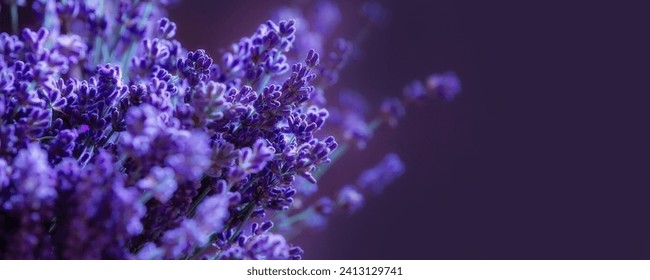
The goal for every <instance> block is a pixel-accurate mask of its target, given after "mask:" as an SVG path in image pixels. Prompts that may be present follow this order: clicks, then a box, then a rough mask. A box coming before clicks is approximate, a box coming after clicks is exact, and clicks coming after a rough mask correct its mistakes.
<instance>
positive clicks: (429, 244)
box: [171, 0, 650, 259]
mask: <svg viewBox="0 0 650 280" xmlns="http://www.w3.org/2000/svg"><path fill="white" fill-rule="evenodd" d="M200 2H201V3H200V4H199V3H190V1H187V3H185V4H183V5H181V6H179V7H177V8H176V9H173V10H172V12H171V18H172V19H174V20H176V21H177V22H178V24H179V33H178V34H179V36H180V37H181V39H182V41H183V42H184V43H185V44H186V46H188V47H196V48H199V47H202V48H206V49H218V48H220V47H226V46H227V44H228V42H230V41H233V40H235V39H237V38H239V37H240V36H241V35H242V34H249V33H251V32H252V30H254V28H255V27H256V26H257V25H258V24H259V23H260V22H261V21H262V20H264V19H265V18H266V17H267V16H268V15H269V14H270V10H271V9H272V8H273V7H277V6H279V5H282V4H286V3H290V2H289V1H270V2H266V1H263V2H264V3H261V2H262V1H237V2H236V3H233V2H223V3H222V2H219V3H218V4H214V5H207V4H206V3H205V1H200ZM524 2H525V3H524ZM568 2H569V1H562V2H559V3H550V2H547V1H545V2H543V3H532V2H529V1H509V2H503V1H458V0H435V1H387V2H385V3H386V4H387V5H388V7H389V8H390V10H391V12H392V20H391V22H390V24H389V25H388V26H387V27H386V28H384V29H379V30H375V31H374V32H373V33H372V34H371V35H370V37H369V38H368V40H367V41H366V42H365V43H364V45H363V47H362V49H363V50H364V51H365V53H364V54H365V58H364V60H363V61H358V62H353V63H351V64H350V65H349V66H348V67H347V68H346V70H344V72H343V74H342V81H341V84H345V85H348V86H350V87H352V88H355V89H358V90H360V91H361V92H362V93H364V94H365V95H366V96H369V97H371V98H372V99H374V102H375V103H374V104H377V103H378V100H380V97H382V96H388V95H398V94H400V93H401V89H402V87H403V86H404V85H405V84H406V83H407V82H409V81H411V80H412V79H414V78H419V79H422V78H424V77H425V76H426V75H427V74H428V73H430V72H433V71H444V70H448V69H452V70H454V71H455V72H456V73H458V75H459V76H460V77H461V80H462V82H463V92H462V94H461V95H460V96H459V98H458V99H456V100H455V101H454V102H452V103H448V104H443V103H435V104H426V105H424V106H419V107H416V108H410V109H409V111H408V114H407V117H406V118H405V119H404V120H403V122H402V123H401V125H400V127H399V128H397V129H394V130H391V129H384V130H382V131H381V132H379V133H378V135H377V137H376V138H375V139H374V141H373V142H371V144H370V146H369V147H368V151H367V152H366V153H352V154H351V155H349V156H347V157H346V158H345V160H346V161H348V162H347V163H346V164H337V165H336V166H335V167H334V168H333V169H331V172H332V173H337V175H336V177H338V178H340V177H346V178H348V181H350V180H354V178H355V176H356V174H358V172H359V171H360V170H362V168H363V166H368V165H369V164H372V163H373V162H376V161H378V160H379V159H380V158H381V153H382V152H385V151H387V150H391V149H392V150H394V151H397V152H398V153H399V154H400V155H401V156H402V157H403V159H404V161H405V163H406V166H407V172H406V174H405V175H404V176H403V177H402V178H401V179H399V180H398V181H397V182H395V184H393V185H392V186H390V187H389V188H387V189H386V191H385V193H383V194H382V195H380V196H376V197H372V198H369V199H368V200H367V204H366V206H365V207H364V208H363V209H362V210H361V211H359V212H358V213H355V214H354V215H351V216H346V215H338V216H335V217H333V218H332V219H331V223H330V225H329V227H328V228H327V229H326V230H324V231H321V232H314V231H312V232H306V233H305V234H303V236H301V237H300V238H298V239H297V240H295V242H296V243H297V244H299V245H301V246H303V248H304V249H305V251H306V254H305V258H307V259H648V258H650V230H649V222H650V219H649V217H650V215H648V214H649V213H650V209H649V208H650V203H649V202H650V195H649V194H650V189H649V186H650V184H649V183H650V182H649V181H650V180H649V179H650V178H649V176H648V175H649V174H650V173H649V172H648V171H649V170H650V161H649V160H648V159H650V153H649V149H648V147H649V145H650V144H649V143H650V139H648V133H647V132H648V120H649V118H648V107H649V106H648V105H649V103H648V94H650V92H649V91H648V86H647V84H648V83H647V82H644V81H649V78H650V71H649V65H650V60H649V59H648V52H650V45H649V44H648V43H649V40H648V38H649V36H650V30H649V28H648V27H650V22H649V18H650V17H649V16H648V14H647V12H646V11H648V10H647V9H644V7H640V5H639V6H634V5H631V4H625V3H621V2H610V4H604V3H603V4H597V3H589V4H579V3H568ZM576 2H577V1H576ZM359 3H360V1H346V2H345V3H344V5H343V18H344V21H345V20H347V19H350V18H354V17H355V16H356V10H355V9H356V7H358V4H359ZM355 5H357V6H355ZM199 28H202V29H201V30H203V31H202V32H197V33H195V34H192V33H191V32H187V31H188V30H194V29H199ZM343 28H344V29H355V30H356V29H358V26H354V23H353V22H346V23H345V24H344V27H343ZM206 29H207V30H210V31H209V32H208V31H207V30H206ZM340 32H345V30H342V31H341V30H340ZM212 34H214V35H212ZM192 35H196V36H192ZM348 38H349V37H348ZM342 165H345V166H342ZM357 167H358V168H357ZM328 175H332V174H328ZM342 183H345V182H337V181H334V180H333V179H331V176H330V177H328V176H325V178H324V181H323V185H332V186H336V187H338V186H339V185H337V184H342Z"/></svg>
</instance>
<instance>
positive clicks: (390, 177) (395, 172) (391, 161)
mask: <svg viewBox="0 0 650 280" xmlns="http://www.w3.org/2000/svg"><path fill="white" fill-rule="evenodd" d="M402 173H404V163H402V160H400V158H399V156H397V155H396V154H392V153H391V154H387V155H386V156H385V157H384V158H383V159H382V161H381V162H379V164H377V165H376V166H374V167H372V168H370V169H368V170H366V171H364V172H363V173H361V176H359V178H358V179H357V185H358V186H359V188H361V189H370V190H372V191H374V192H376V193H378V192H381V191H382V190H383V189H384V188H385V187H386V186H387V185H389V184H390V183H392V182H393V181H394V180H395V179H396V178H397V177H399V176H401V175H402Z"/></svg>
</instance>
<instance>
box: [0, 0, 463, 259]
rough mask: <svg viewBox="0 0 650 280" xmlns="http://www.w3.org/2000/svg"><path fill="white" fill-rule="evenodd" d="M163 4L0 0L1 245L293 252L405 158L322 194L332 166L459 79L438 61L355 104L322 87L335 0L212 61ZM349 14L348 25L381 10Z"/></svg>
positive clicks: (350, 95) (284, 16) (6, 252)
mask: <svg viewBox="0 0 650 280" xmlns="http://www.w3.org/2000/svg"><path fill="white" fill-rule="evenodd" d="M169 2H171V1H169V0H159V1H99V0H97V1H93V0H85V1H47V0H37V1H33V2H32V1H20V0H2V1H1V2H0V3H1V6H0V9H2V10H3V13H4V12H7V10H8V14H10V17H11V23H10V26H9V27H7V28H6V29H7V30H5V31H7V32H3V33H0V258H3V259H300V258H301V257H302V255H303V251H302V249H300V247H298V246H295V245H293V244H291V242H290V241H291V238H293V237H295V236H296V235H298V234H300V233H301V232H303V230H305V229H307V228H319V227H322V226H323V225H324V224H325V221H326V220H327V216H328V215H331V214H332V213H333V212H335V211H347V212H354V211H357V210H358V209H359V208H360V207H361V206H362V204H363V201H364V196H365V195H367V194H369V193H379V192H381V190H382V189H383V188H384V187H386V186H387V185H388V184H390V182H391V181H392V180H394V179H395V178H396V177H398V176H400V175H401V174H402V173H403V172H404V164H403V163H402V161H401V160H400V158H399V157H398V156H397V155H396V154H394V153H388V154H387V155H386V156H385V158H384V159H383V160H382V161H381V162H379V163H378V164H377V165H376V166H374V167H371V168H369V169H368V170H367V171H365V172H363V173H362V174H360V176H359V177H358V179H357V180H356V182H355V183H354V184H350V185H346V186H342V187H341V188H340V189H339V191H338V195H337V196H336V197H334V198H328V197H326V196H322V195H320V194H319V188H323V187H326V186H318V185H317V182H318V179H319V178H321V177H322V176H324V175H326V172H327V170H328V167H329V166H330V165H331V164H332V163H334V162H335V161H339V160H340V159H341V158H342V156H343V155H344V154H345V152H346V151H347V150H348V149H350V148H357V149H363V147H364V146H365V143H366V142H368V141H370V140H371V138H372V135H373V132H374V131H375V130H376V129H377V128H379V127H380V126H381V125H382V124H388V125H390V126H395V125H397V124H398V120H399V119H400V118H401V117H403V116H404V114H405V105H407V104H409V103H415V102H421V101H422V100H426V99H429V98H431V97H438V98H440V99H445V100H451V99H452V98H453V97H454V96H455V95H456V94H457V93H458V92H459V91H460V84H459V81H458V79H457V78H456V76H455V75H454V74H453V73H445V74H434V75H431V76H430V77H429V78H428V79H427V80H426V81H424V82H422V81H415V82H413V83H411V84H409V85H407V86H406V87H405V89H404V95H403V96H402V98H398V97H394V98H389V99H386V100H385V101H384V102H382V104H381V106H380V108H378V109H379V110H377V111H378V113H376V114H375V116H374V117H373V118H369V117H368V116H369V115H370V112H371V110H369V109H368V107H369V106H368V105H367V102H366V101H365V100H364V98H363V96H361V95H359V94H357V93H355V92H354V91H349V90H348V91H343V92H341V94H340V95H339V98H338V100H339V102H338V104H331V103H332V102H327V101H326V98H327V97H330V96H331V95H332V93H331V92H329V90H330V89H331V88H332V86H333V85H335V84H336V83H337V82H338V74H339V73H340V71H341V70H342V69H343V68H344V66H345V65H346V63H348V62H349V61H351V60H354V59H353V58H354V57H355V52H358V51H359V50H358V46H359V45H360V42H361V40H360V39H359V38H362V37H363V36H359V37H358V38H357V39H355V40H354V41H348V40H345V39H342V38H337V37H336V34H335V32H333V30H334V27H335V26H336V25H337V24H338V23H339V22H340V20H341V18H342V14H341V11H340V9H339V8H338V6H337V5H336V4H335V3H334V2H330V1H318V2H315V3H313V5H308V7H300V8H298V7H284V8H280V9H278V10H277V11H276V12H274V13H273V14H272V16H273V17H274V18H275V19H277V20H275V21H272V20H269V21H266V22H264V23H262V24H261V25H260V26H259V27H258V28H257V30H255V31H254V32H253V33H252V35H250V36H246V37H243V38H241V39H240V40H239V41H237V42H235V43H233V44H232V45H231V46H230V48H229V49H227V50H226V51H225V52H223V53H222V54H221V59H220V60H219V62H215V60H213V58H212V57H211V56H210V55H209V54H208V52H206V51H205V50H201V49H199V50H186V49H185V48H183V46H182V44H181V43H180V42H179V41H177V40H175V39H174V37H175V33H176V25H175V24H174V23H173V22H172V21H170V20H169V19H168V18H167V17H166V10H165V9H166V8H167V6H168V5H170V4H171V3H169ZM19 9H20V11H22V12H24V11H29V12H30V13H31V14H32V15H34V16H33V17H31V20H27V21H25V22H23V21H20V19H19V17H18V16H19V13H18V11H19ZM305 11H309V12H305ZM362 11H363V15H364V16H365V18H366V21H367V23H368V24H367V25H366V26H365V27H364V28H363V29H361V30H360V34H367V30H368V29H369V28H373V27H375V26H380V25H381V24H383V23H385V22H386V19H387V17H388V13H387V11H386V10H385V9H384V8H383V7H382V6H381V5H378V4H376V3H368V4H365V5H364V6H363V7H362ZM26 26H29V27H31V28H24V29H22V31H20V28H21V27H26ZM3 28H5V26H3ZM216 35H218V34H215V36H216ZM322 54H325V55H322ZM340 162H341V164H344V161H340Z"/></svg>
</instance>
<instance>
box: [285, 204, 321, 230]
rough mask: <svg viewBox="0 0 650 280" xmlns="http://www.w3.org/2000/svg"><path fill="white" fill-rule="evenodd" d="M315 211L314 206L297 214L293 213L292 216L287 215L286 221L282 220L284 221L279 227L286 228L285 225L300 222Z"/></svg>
mask: <svg viewBox="0 0 650 280" xmlns="http://www.w3.org/2000/svg"><path fill="white" fill-rule="evenodd" d="M313 213H314V208H312V207H309V208H307V209H305V210H303V211H302V212H299V213H297V214H295V215H293V216H291V217H287V218H286V219H285V220H284V221H282V223H281V224H280V225H279V226H278V228H284V227H288V226H291V225H292V224H294V223H297V222H300V221H302V220H303V219H305V218H307V217H309V216H310V215H312V214H313Z"/></svg>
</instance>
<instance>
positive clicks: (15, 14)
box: [10, 1, 18, 35]
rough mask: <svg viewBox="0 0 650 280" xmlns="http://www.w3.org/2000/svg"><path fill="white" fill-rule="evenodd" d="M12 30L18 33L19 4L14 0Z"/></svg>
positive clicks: (12, 5)
mask: <svg viewBox="0 0 650 280" xmlns="http://www.w3.org/2000/svg"><path fill="white" fill-rule="evenodd" d="M10 9H11V11H10V12H11V30H12V31H13V33H14V34H16V35H18V4H16V2H15V1H14V3H13V4H11V8H10Z"/></svg>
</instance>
